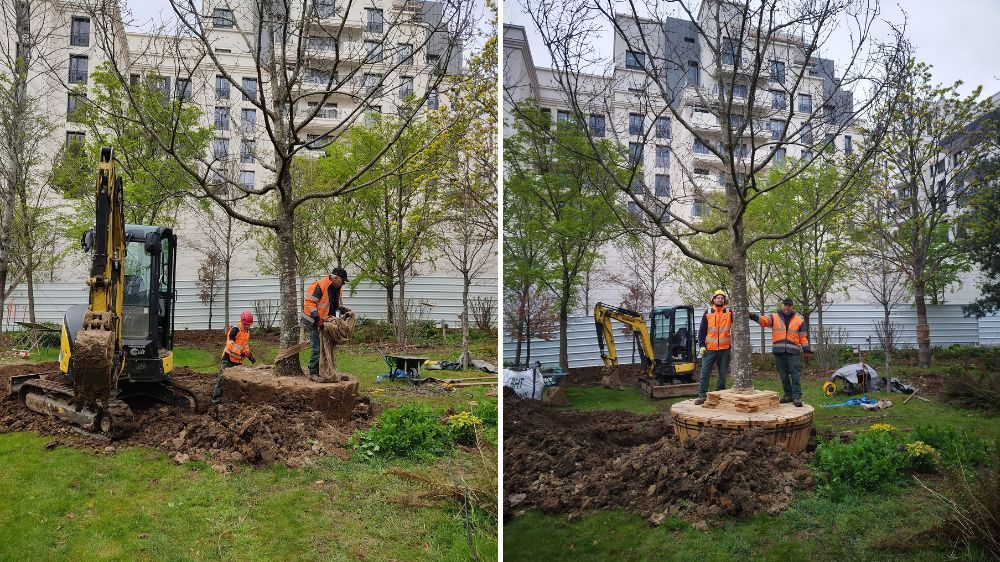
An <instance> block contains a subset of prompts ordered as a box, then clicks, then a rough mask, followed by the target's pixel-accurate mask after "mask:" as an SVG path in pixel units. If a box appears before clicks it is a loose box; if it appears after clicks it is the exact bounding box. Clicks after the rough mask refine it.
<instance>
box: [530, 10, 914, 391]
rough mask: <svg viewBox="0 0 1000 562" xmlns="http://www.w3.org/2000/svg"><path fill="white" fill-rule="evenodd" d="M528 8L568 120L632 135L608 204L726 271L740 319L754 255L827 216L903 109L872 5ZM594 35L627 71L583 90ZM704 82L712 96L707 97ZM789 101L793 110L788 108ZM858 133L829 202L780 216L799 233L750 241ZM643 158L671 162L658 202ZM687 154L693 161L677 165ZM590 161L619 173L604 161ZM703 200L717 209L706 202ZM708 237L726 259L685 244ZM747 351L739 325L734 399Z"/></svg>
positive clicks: (895, 61)
mask: <svg viewBox="0 0 1000 562" xmlns="http://www.w3.org/2000/svg"><path fill="white" fill-rule="evenodd" d="M696 6H698V9H697V10H696V9H695V8H696ZM525 7H526V10H527V12H528V15H529V16H530V17H531V18H532V21H533V22H534V25H535V27H536V28H537V29H538V31H539V33H540V34H541V36H542V39H543V42H544V44H545V45H546V48H547V50H548V53H549V55H550V56H551V58H552V61H553V64H554V67H555V69H554V70H555V72H554V73H553V76H554V79H555V81H556V82H557V83H558V87H559V88H560V90H561V91H562V94H563V96H564V98H565V103H566V106H567V107H568V108H569V111H570V112H571V113H572V114H574V115H577V116H581V117H578V118H579V119H582V118H583V117H582V116H587V115H593V114H599V115H611V116H619V117H627V118H628V121H629V122H628V123H627V125H628V126H627V127H626V126H622V124H621V123H618V124H616V126H614V127H608V130H609V131H611V133H612V134H613V135H614V136H615V138H616V139H617V140H618V141H619V142H620V143H621V144H622V145H623V146H628V156H629V157H630V164H631V166H630V167H629V173H628V174H623V176H626V177H627V180H617V179H616V183H617V185H616V191H615V193H613V194H610V197H611V200H612V201H615V202H618V201H623V200H624V201H627V202H628V204H629V205H630V206H631V207H632V208H633V209H634V210H636V211H637V212H639V213H641V214H642V215H643V216H645V217H647V218H648V219H650V220H648V221H645V222H644V223H643V224H648V225H650V226H649V227H648V229H646V230H647V232H646V233H647V234H650V235H654V236H661V237H664V238H667V239H668V240H670V241H671V242H673V244H674V245H675V246H676V247H677V248H678V250H679V251H680V252H681V253H682V254H684V255H686V256H688V257H690V258H692V259H694V260H697V261H699V262H701V263H705V264H710V265H714V266H718V267H721V268H724V269H725V270H728V271H729V273H730V277H731V279H732V286H731V288H730V290H731V297H732V298H731V306H732V307H733V310H734V312H735V315H736V317H737V318H743V317H746V316H747V314H748V295H747V293H748V287H747V269H748V263H747V261H748V260H747V254H748V251H749V250H750V249H751V248H752V247H753V246H754V245H756V244H759V243H762V242H764V241H767V240H779V239H784V238H787V237H789V236H792V235H794V234H796V233H797V232H799V231H801V230H802V229H803V228H806V227H808V226H810V225H811V224H814V223H815V222H817V221H819V220H821V219H823V218H824V217H825V216H827V215H828V214H830V213H832V212H834V211H833V210H834V209H836V208H837V207H838V203H839V202H840V200H841V199H842V198H843V197H844V194H845V192H846V191H848V188H849V186H850V185H851V184H852V182H853V181H854V179H855V177H856V176H857V175H858V174H859V172H861V171H862V170H863V169H864V168H865V167H866V166H868V164H869V162H870V161H871V159H872V158H873V156H874V154H875V151H876V149H877V147H878V146H879V145H880V143H881V141H882V138H883V136H884V135H885V131H886V127H887V124H888V120H889V114H890V113H891V112H892V110H893V109H894V108H895V103H896V101H897V100H896V98H895V97H894V96H893V95H892V94H893V93H894V92H893V90H892V89H891V88H890V86H892V85H893V84H895V83H896V81H897V76H898V75H899V74H900V70H901V67H902V64H901V56H900V55H901V44H902V39H901V38H900V37H901V34H899V33H897V34H895V37H896V39H895V41H894V42H892V43H890V44H883V43H881V42H879V41H878V40H877V39H875V38H874V37H873V36H872V34H871V29H872V26H873V24H874V23H875V22H876V20H877V19H878V16H879V11H878V7H877V5H876V4H873V3H872V2H869V1H868V0H843V1H839V2H829V1H821V0H806V1H799V0H760V1H753V2H751V1H750V0H745V1H741V2H735V1H728V0H705V1H702V2H694V1H687V0H677V1H673V2H658V3H652V4H643V5H642V6H641V7H640V6H639V5H637V4H634V3H633V4H628V7H627V9H626V13H625V14H620V13H619V10H620V9H621V8H622V5H621V4H619V3H617V2H614V1H612V0H598V1H596V2H595V1H594V0H588V1H583V0H525ZM640 10H642V11H640ZM601 25H606V26H608V27H610V28H611V29H612V31H613V32H614V33H615V35H616V37H618V38H619V40H620V44H621V46H622V47H623V50H624V52H620V54H619V55H616V56H620V57H621V58H619V59H616V61H615V67H614V68H612V69H609V70H608V71H607V72H606V74H607V76H608V79H606V80H594V79H591V78H588V76H589V73H591V72H593V71H594V69H595V64H594V47H593V44H594V42H595V41H596V40H597V37H598V36H597V33H598V32H599V31H600V26H601ZM838 30H841V31H843V32H845V33H851V34H852V39H853V41H852V45H853V49H851V52H849V53H846V55H847V56H846V57H845V58H843V59H842V63H841V68H840V77H839V78H838V77H835V76H834V72H833V70H834V69H833V61H831V60H826V59H822V58H820V56H819V55H820V50H821V48H822V47H824V45H825V44H826V43H827V41H828V40H829V38H830V37H831V35H832V34H833V33H835V32H837V31H838ZM774 62H778V63H781V64H773V63H774ZM623 63H624V64H623ZM709 81H710V82H711V83H712V84H714V85H715V87H714V88H708V87H703V86H702V84H704V83H707V82H709ZM852 91H853V92H854V93H853V95H852V93H851V92H852ZM862 94H863V96H862ZM789 96H792V99H793V100H794V101H796V102H797V103H795V104H790V103H788V100H789ZM633 114H634V115H636V116H637V117H635V118H632V115H633ZM650 116H651V117H652V119H649V118H647V117H650ZM862 120H863V121H862ZM862 124H863V125H864V127H865V138H866V142H865V143H864V145H863V146H862V145H860V144H859V146H854V147H852V152H853V153H852V154H851V155H850V157H849V158H845V159H844V161H843V166H844V170H843V177H842V178H841V181H840V182H839V183H838V185H837V186H836V187H835V188H834V189H833V190H832V191H831V193H830V194H829V196H828V197H827V198H825V199H824V200H822V201H819V202H818V204H817V205H816V206H815V207H810V208H794V207H793V208H790V209H788V212H789V213H791V214H794V220H793V221H791V222H790V224H787V225H784V226H782V227H780V228H779V227H778V226H777V225H763V226H764V228H761V229H748V225H747V224H746V222H745V215H746V213H747V211H748V208H752V207H753V206H754V205H756V204H759V203H760V201H761V200H762V199H766V198H772V199H774V198H777V199H780V198H781V197H782V193H783V188H784V186H785V184H786V183H787V181H789V180H790V179H792V178H795V177H796V176H797V175H798V174H800V173H801V171H802V170H803V169H804V168H805V167H807V166H808V165H809V164H810V162H811V160H812V158H813V155H817V157H824V156H823V154H824V151H825V150H826V149H827V148H830V147H832V146H834V143H835V141H836V139H837V138H838V137H841V136H842V135H843V134H844V133H848V134H850V133H852V132H855V131H857V130H858V127H859V126H861V125H862ZM855 134H856V133H855ZM588 137H589V138H590V141H591V144H592V145H594V143H596V142H597V140H599V139H596V138H595V134H594V131H593V130H592V128H588ZM647 144H655V145H659V146H664V147H666V148H667V149H668V150H669V151H670V153H671V154H673V155H675V157H673V158H672V161H673V164H671V168H670V169H671V177H670V183H669V185H668V186H665V187H668V189H666V190H662V191H660V193H661V194H660V195H657V194H656V193H651V192H649V190H647V189H645V187H644V186H643V182H642V175H641V173H642V170H643V161H644V147H645V146H646V145H647ZM788 149H794V150H795V151H796V152H800V153H801V154H802V155H803V156H804V158H802V159H801V162H802V164H801V165H799V166H789V167H788V168H787V169H786V170H785V172H784V174H783V176H782V177H779V178H768V180H767V181H761V180H760V177H761V176H762V175H763V174H761V172H763V171H764V170H766V169H768V168H769V167H770V166H771V165H772V163H774V162H775V161H781V160H782V159H783V158H784V156H785V154H786V151H787V150H788ZM681 151H683V152H685V153H687V154H690V158H684V159H681V158H677V157H676V155H677V154H679V153H681ZM592 157H593V158H595V159H596V160H597V161H598V162H600V163H601V164H602V165H604V166H606V167H607V168H608V171H609V172H610V171H615V172H617V170H611V169H610V168H611V166H610V164H609V162H608V161H607V159H605V158H603V157H602V155H601V153H600V151H597V150H594V151H593V152H592ZM682 160H683V162H682ZM687 163H693V164H687ZM704 170H715V171H716V173H715V174H712V173H711V172H710V171H709V172H707V173H703V171H704ZM612 176H614V177H616V178H617V177H618V176H617V175H616V174H612ZM709 192H713V193H719V194H721V195H722V196H721V197H719V198H717V199H715V198H710V197H707V196H706V195H707V194H708V193H709ZM712 205H718V207H719V209H718V210H719V211H720V213H719V215H720V216H721V220H719V221H712V222H703V221H701V220H699V217H698V213H689V210H690V209H691V208H692V207H694V208H695V209H697V208H704V207H705V206H712ZM616 208H617V207H616ZM692 215H694V216H692ZM715 233H724V234H725V235H726V236H727V237H728V242H729V243H728V245H727V251H726V253H724V254H722V255H717V254H711V255H709V254H703V253H700V252H698V251H697V250H696V249H695V247H694V246H693V245H692V243H691V242H692V240H693V239H697V238H699V237H704V236H710V235H712V234H715ZM750 349H751V348H750V340H749V325H748V323H745V322H734V324H733V370H734V379H735V388H736V390H737V391H744V390H750V389H752V388H753V387H752V381H751V377H750Z"/></svg>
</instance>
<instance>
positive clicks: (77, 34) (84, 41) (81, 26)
mask: <svg viewBox="0 0 1000 562" xmlns="http://www.w3.org/2000/svg"><path fill="white" fill-rule="evenodd" d="M69 44H70V46H72V47H89V46H90V18H77V17H74V18H73V20H72V22H71V23H70V27H69Z"/></svg>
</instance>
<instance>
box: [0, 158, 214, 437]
mask: <svg viewBox="0 0 1000 562" xmlns="http://www.w3.org/2000/svg"><path fill="white" fill-rule="evenodd" d="M122 191H123V190H122V180H121V178H120V177H118V176H117V174H116V169H115V160H114V151H113V150H112V149H111V148H108V147H104V148H102V149H101V154H100V159H99V162H98V170H97V183H96V205H95V209H96V220H95V223H94V228H93V229H91V230H89V231H88V232H87V233H86V234H85V235H84V237H83V240H82V245H83V248H84V250H86V251H89V252H91V266H90V273H89V277H88V278H87V286H88V287H89V301H88V304H87V305H77V306H73V307H70V309H69V310H67V312H66V314H65V316H64V317H63V326H62V337H61V341H60V350H59V370H60V373H61V377H56V378H55V379H53V378H42V377H41V376H39V375H38V374H29V375H21V376H18V377H12V378H11V380H10V382H9V385H10V389H9V391H10V392H11V393H17V395H18V398H19V400H20V401H21V402H22V403H23V404H25V405H26V406H27V407H28V408H29V409H31V410H34V411H36V412H40V413H44V414H49V415H53V416H56V417H59V418H61V419H64V420H66V421H69V422H71V423H74V424H76V425H78V426H80V427H81V428H83V429H84V430H86V431H90V432H93V433H95V434H99V435H102V436H104V437H107V438H109V439H116V438H120V437H122V436H124V435H126V434H127V433H128V432H129V431H130V430H131V429H132V428H133V425H134V424H133V414H132V411H131V409H130V408H129V405H128V403H127V402H126V400H128V399H131V398H134V397H139V396H144V397H148V398H152V399H154V400H157V401H160V402H164V403H167V404H171V405H178V406H183V407H186V408H188V409H191V410H197V408H198V403H197V399H196V398H195V395H194V394H193V393H192V392H191V391H190V390H189V389H187V388H184V387H182V386H180V385H176V384H174V383H173V381H172V379H171V371H172V370H173V352H172V351H171V350H172V348H173V338H174V301H175V300H176V290H175V284H174V283H175V262H176V257H177V237H176V236H175V235H174V234H173V232H172V231H171V229H169V228H167V227H154V226H141V225H126V224H125V214H124V210H123V201H122ZM60 379H61V380H60Z"/></svg>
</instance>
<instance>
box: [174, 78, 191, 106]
mask: <svg viewBox="0 0 1000 562" xmlns="http://www.w3.org/2000/svg"><path fill="white" fill-rule="evenodd" d="M176 88H177V99H179V100H181V101H189V100H190V99H191V79H190V78H178V79H177V84H176Z"/></svg>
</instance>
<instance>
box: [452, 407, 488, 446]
mask: <svg viewBox="0 0 1000 562" xmlns="http://www.w3.org/2000/svg"><path fill="white" fill-rule="evenodd" d="M447 422H448V428H449V429H451V435H452V438H453V439H454V440H455V442H456V443H459V444H462V445H467V446H469V447H473V446H475V445H476V432H477V431H478V430H479V429H480V428H481V427H482V426H483V420H482V419H480V418H478V417H476V416H474V415H472V414H471V413H469V412H459V413H457V414H454V415H451V416H448V418H447Z"/></svg>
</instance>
